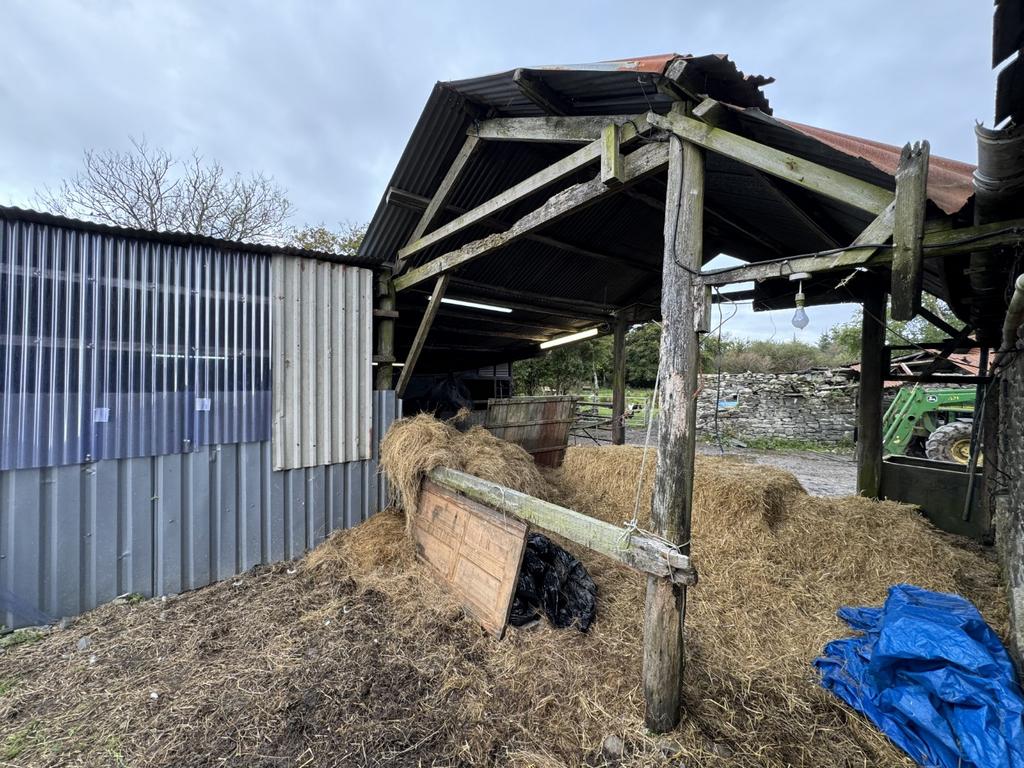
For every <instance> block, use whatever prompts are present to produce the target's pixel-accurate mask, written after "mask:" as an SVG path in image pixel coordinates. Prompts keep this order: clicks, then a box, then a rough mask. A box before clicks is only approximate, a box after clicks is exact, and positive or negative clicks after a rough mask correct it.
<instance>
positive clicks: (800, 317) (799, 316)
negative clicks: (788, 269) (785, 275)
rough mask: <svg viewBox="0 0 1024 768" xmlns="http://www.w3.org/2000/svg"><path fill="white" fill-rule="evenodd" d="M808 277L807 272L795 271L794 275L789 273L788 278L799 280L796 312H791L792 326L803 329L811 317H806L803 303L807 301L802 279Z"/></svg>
mask: <svg viewBox="0 0 1024 768" xmlns="http://www.w3.org/2000/svg"><path fill="white" fill-rule="evenodd" d="M808 277H810V275H809V274H808V273H807V272H797V273H796V274H795V275H790V276H789V279H790V280H799V281H800V283H799V288H797V291H796V312H794V313H793V320H792V323H793V327H794V328H799V329H800V330H803V329H804V328H806V327H807V325H808V323H810V322H811V319H810V318H809V317H807V313H806V312H805V311H804V304H805V303H806V301H807V297H806V296H804V279H805V278H808Z"/></svg>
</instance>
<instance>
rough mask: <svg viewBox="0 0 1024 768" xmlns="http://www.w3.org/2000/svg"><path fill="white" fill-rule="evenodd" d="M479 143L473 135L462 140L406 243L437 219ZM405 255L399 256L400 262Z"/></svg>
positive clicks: (415, 238)
mask: <svg viewBox="0 0 1024 768" xmlns="http://www.w3.org/2000/svg"><path fill="white" fill-rule="evenodd" d="M479 145H480V139H478V138H477V137H475V136H467V137H466V141H465V142H463V144H462V148H461V149H460V150H459V153H458V154H457V155H456V156H455V160H454V161H453V162H452V164H451V165H450V166H449V167H448V172H447V173H446V174H445V175H444V178H443V179H442V180H441V184H440V186H438V188H437V191H436V192H434V196H433V197H432V198H430V202H429V203H428V204H427V207H426V209H425V210H424V211H423V215H421V216H420V220H419V221H418V222H416V227H415V228H414V229H413V231H412V234H411V235H410V236H409V240H408V242H407V243H406V245H408V244H409V243H414V242H416V241H417V240H419V239H420V237H422V236H423V233H424V232H426V231H427V230H429V229H430V227H431V226H432V225H433V223H434V221H436V220H437V217H438V214H440V213H441V211H443V210H444V207H445V205H446V204H447V202H448V197H449V195H451V193H452V189H453V188H454V187H455V183H456V182H457V181H458V180H459V176H460V175H461V174H462V171H463V169H464V168H465V167H466V164H467V163H469V161H470V158H472V157H473V155H474V154H475V153H476V150H477V147H478V146H479ZM404 258H405V257H403V256H399V261H400V262H401V261H402V260H403V259H404Z"/></svg>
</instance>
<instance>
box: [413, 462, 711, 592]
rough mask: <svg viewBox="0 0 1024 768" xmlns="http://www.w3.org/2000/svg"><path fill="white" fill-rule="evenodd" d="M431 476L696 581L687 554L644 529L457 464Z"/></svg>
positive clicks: (647, 566) (647, 570) (672, 576)
mask: <svg viewBox="0 0 1024 768" xmlns="http://www.w3.org/2000/svg"><path fill="white" fill-rule="evenodd" d="M427 477H429V478H430V479H431V480H432V481H433V482H435V483H437V484H438V485H440V486H443V487H445V488H448V489H449V490H453V491H457V492H459V493H461V494H463V495H465V496H466V497H467V498H470V499H472V500H473V501H476V502H479V503H481V504H486V505H488V506H490V507H493V508H494V509H497V510H499V511H500V512H505V513H506V514H509V515H514V516H515V517H518V518H519V519H521V520H525V521H527V522H529V523H532V524H534V525H536V526H538V527H540V528H543V529H544V530H547V531H551V532H552V533H555V534H558V535H559V536H564V537H565V538H567V539H569V540H570V541H574V542H576V543H577V544H582V545H583V546H585V547H587V548H588V549H592V550H594V551H595V552H600V553H601V554H602V555H606V556H607V557H610V558H612V559H614V560H617V561H618V562H620V563H622V564H624V565H626V566H628V567H630V568H632V569H634V570H636V571H639V572H640V573H644V574H648V575H649V576H650V577H651V578H656V579H661V580H665V581H667V582H668V583H669V584H671V583H672V581H671V580H675V581H676V582H678V583H687V584H693V583H694V582H695V581H696V575H695V574H694V572H693V569H692V568H691V566H690V558H689V557H688V556H686V555H683V554H680V552H679V550H678V548H676V547H673V546H671V545H670V544H667V543H665V542H664V541H660V540H659V539H657V538H655V537H653V536H651V535H649V534H646V533H644V532H642V531H636V532H633V533H630V532H629V531H627V530H626V529H625V528H621V527H619V526H617V525H612V524H611V523H606V522H604V521H603V520H598V519H597V518H593V517H590V516H589V515H584V514H581V513H579V512H576V511H575V510H572V509H568V508H566V507H560V506H558V505H557V504H552V503H551V502H548V501H544V500H543V499H538V498H535V497H533V496H528V495H527V494H525V493H521V492H520V491H515V490H513V489H511V488H506V487H505V486H503V485H498V484H497V483H492V482H490V481H488V480H483V479H481V478H479V477H475V476H473V475H469V474H466V473H465V472H459V471H458V470H455V469H448V468H447V467H437V468H436V469H432V470H431V471H430V472H428V473H427Z"/></svg>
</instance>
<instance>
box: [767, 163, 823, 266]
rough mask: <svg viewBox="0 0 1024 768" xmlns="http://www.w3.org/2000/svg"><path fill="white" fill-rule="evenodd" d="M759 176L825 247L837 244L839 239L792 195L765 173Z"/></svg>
mask: <svg viewBox="0 0 1024 768" xmlns="http://www.w3.org/2000/svg"><path fill="white" fill-rule="evenodd" d="M760 178H761V179H762V180H763V181H764V183H765V184H767V185H768V188H769V189H771V190H772V192H774V193H775V196H776V198H778V200H779V201H780V202H781V203H782V204H783V205H784V206H785V207H786V210H788V211H789V212H790V213H792V214H793V215H794V216H795V217H796V218H797V219H799V220H800V223H801V224H802V225H803V227H804V229H806V230H808V231H809V232H812V233H814V236H815V237H816V238H818V240H820V241H821V243H822V244H823V245H824V246H825V247H826V248H835V247H837V246H838V245H839V241H838V240H837V239H836V238H835V237H834V236H833V235H832V234H831V233H829V232H827V231H826V230H825V228H824V227H822V226H821V224H819V223H818V222H817V221H816V220H815V219H814V218H813V217H812V216H811V215H810V214H809V213H807V211H805V210H804V209H803V208H801V207H800V206H799V205H798V204H797V202H796V201H795V200H794V199H793V198H792V196H791V195H790V194H789V193H788V192H787V191H786V190H784V189H783V188H782V187H780V186H779V185H778V183H777V182H776V181H775V180H774V179H773V178H772V177H771V176H768V175H767V174H763V173H762V174H760Z"/></svg>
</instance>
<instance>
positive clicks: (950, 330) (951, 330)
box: [917, 307, 977, 347]
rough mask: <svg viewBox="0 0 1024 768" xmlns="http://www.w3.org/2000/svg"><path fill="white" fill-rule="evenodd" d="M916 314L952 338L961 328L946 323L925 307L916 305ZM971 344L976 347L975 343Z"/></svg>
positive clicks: (958, 333)
mask: <svg viewBox="0 0 1024 768" xmlns="http://www.w3.org/2000/svg"><path fill="white" fill-rule="evenodd" d="M917 314H919V315H920V316H921V317H923V318H924V319H925V320H927V321H928V322H929V323H931V324H932V325H934V326H935V327H936V328H938V329H939V330H940V331H942V332H943V333H945V334H946V335H947V336H949V337H950V338H954V337H957V336H959V335H960V330H961V329H958V328H955V327H953V326H952V325H950V324H949V323H947V322H946V321H945V320H943V319H942V318H941V317H939V316H938V315H936V314H935V313H934V312H932V311H931V310H930V309H927V308H926V307H918V309H917ZM973 346H975V347H976V346H977V344H974V345H973Z"/></svg>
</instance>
